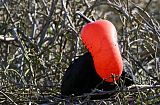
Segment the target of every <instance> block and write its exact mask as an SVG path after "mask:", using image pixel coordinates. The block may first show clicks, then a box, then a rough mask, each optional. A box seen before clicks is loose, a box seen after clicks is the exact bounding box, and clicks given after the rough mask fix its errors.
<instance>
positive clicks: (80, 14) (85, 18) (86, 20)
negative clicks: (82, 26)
mask: <svg viewBox="0 0 160 105" xmlns="http://www.w3.org/2000/svg"><path fill="white" fill-rule="evenodd" d="M76 14H78V15H79V16H80V17H81V18H83V19H84V20H85V22H87V23H91V22H93V21H92V20H91V19H89V18H88V17H86V16H85V15H84V14H82V13H81V12H80V11H77V12H76Z"/></svg>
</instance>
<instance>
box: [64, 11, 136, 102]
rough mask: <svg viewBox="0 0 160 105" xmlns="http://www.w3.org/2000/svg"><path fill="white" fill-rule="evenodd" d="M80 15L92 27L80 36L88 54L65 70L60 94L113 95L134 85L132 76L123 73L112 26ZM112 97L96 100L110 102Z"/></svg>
mask: <svg viewBox="0 0 160 105" xmlns="http://www.w3.org/2000/svg"><path fill="white" fill-rule="evenodd" d="M79 15H80V16H81V17H82V18H84V19H85V20H86V21H87V22H88V24H89V25H88V26H85V27H84V28H86V27H87V28H86V29H82V32H81V34H82V41H83V42H84V44H85V46H86V47H87V49H88V50H89V52H87V53H85V54H84V55H82V56H80V57H79V58H78V59H76V60H75V61H74V62H73V63H72V64H71V65H70V66H69V68H68V69H67V70H66V72H65V74H64V77H63V79H62V85H61V94H62V95H63V96H70V95H72V94H74V95H76V96H77V95H82V94H84V93H90V92H92V90H93V89H99V90H105V91H110V90H114V89H116V87H122V86H130V85H132V84H133V83H134V81H133V78H132V76H131V75H130V74H129V73H127V72H126V71H124V70H123V63H122V58H121V55H120V51H119V48H118V45H117V36H116V31H115V28H114V26H113V25H112V23H110V22H109V21H106V20H99V21H95V22H92V21H91V20H89V19H87V18H86V17H85V16H84V15H83V14H79ZM89 22H91V23H89ZM106 26H107V27H106ZM88 27H89V28H88ZM105 28H107V29H105ZM87 31H89V32H87ZM96 32H97V33H96ZM88 34H92V35H91V36H89V35H88ZM88 36H89V37H88ZM94 38H96V39H94ZM105 38H106V39H105ZM99 43H100V44H99ZM112 43H114V44H112ZM121 80H122V81H121ZM110 95H111V94H105V95H104V96H99V97H96V96H95V97H96V98H101V97H103V98H104V97H105V98H108V97H109V96H110ZM93 99H95V98H93Z"/></svg>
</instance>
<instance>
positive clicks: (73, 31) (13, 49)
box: [0, 0, 160, 105]
mask: <svg viewBox="0 0 160 105" xmlns="http://www.w3.org/2000/svg"><path fill="white" fill-rule="evenodd" d="M159 5H160V1H159V0H146V1H145V0H133V1H131V0H1V1H0V104H3V105H9V104H15V105H19V104H22V105H24V104H29V105H34V104H35V105H36V104H42V103H46V104H45V105H48V104H50V105H57V104H60V105H65V104H89V105H90V104H93V105H111V104H113V105H119V104H121V105H125V104H132V105H133V104H136V105H137V104H142V105H145V104H147V105H148V104H158V103H160V25H159V23H160V18H159V17H160V12H159V9H160V8H159ZM77 11H81V12H82V13H84V14H85V15H86V16H87V17H90V18H92V19H95V20H98V19H107V20H110V21H111V22H113V23H114V25H115V26H116V28H117V32H118V39H119V45H120V48H121V53H122V56H123V58H124V63H125V67H124V69H126V70H128V71H130V72H131V73H132V74H133V75H134V76H135V82H136V84H137V85H138V86H132V87H130V88H124V89H122V90H115V91H112V92H116V93H117V94H116V95H115V96H114V97H111V98H109V99H105V100H96V101H93V100H92V101H91V100H90V99H89V95H90V94H85V96H86V95H88V97H87V98H85V99H84V98H83V96H79V97H66V99H61V98H60V85H61V79H62V76H63V74H64V71H65V70H66V68H67V67H68V65H69V64H70V63H71V62H72V60H73V59H75V58H76V57H77V56H79V55H82V54H83V53H84V52H85V51H86V49H85V47H84V46H83V44H82V42H81V39H80V37H79V33H80V30H81V28H82V26H83V25H84V24H85V22H84V21H83V20H82V19H80V18H79V17H78V16H77V15H76V12H77ZM82 99H83V100H82Z"/></svg>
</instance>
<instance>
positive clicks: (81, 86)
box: [61, 52, 101, 95]
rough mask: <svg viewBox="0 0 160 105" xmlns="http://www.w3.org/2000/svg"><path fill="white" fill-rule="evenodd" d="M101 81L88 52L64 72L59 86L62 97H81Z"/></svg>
mask: <svg viewBox="0 0 160 105" xmlns="http://www.w3.org/2000/svg"><path fill="white" fill-rule="evenodd" d="M97 80H98V82H99V81H101V80H100V78H99V77H98V76H97V74H96V71H95V68H94V64H93V59H92V56H91V54H90V53H89V52H87V53H85V54H84V55H83V56H80V57H79V58H78V59H76V60H75V61H74V62H73V63H72V64H71V65H70V66H69V68H68V69H67V70H66V72H65V74H64V77H63V80H62V86H61V93H62V95H71V94H75V95H81V94H83V93H87V92H90V91H91V89H92V88H94V87H95V85H96V84H97Z"/></svg>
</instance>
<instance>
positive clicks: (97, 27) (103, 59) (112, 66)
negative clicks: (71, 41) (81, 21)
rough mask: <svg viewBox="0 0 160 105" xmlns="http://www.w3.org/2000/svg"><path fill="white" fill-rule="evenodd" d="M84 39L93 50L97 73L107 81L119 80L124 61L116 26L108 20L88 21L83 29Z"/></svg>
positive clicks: (82, 35) (91, 50) (88, 47)
mask: <svg viewBox="0 0 160 105" xmlns="http://www.w3.org/2000/svg"><path fill="white" fill-rule="evenodd" d="M81 37H82V41H83V43H84V44H85V46H86V47H87V49H88V50H89V51H90V52H91V54H92V57H93V61H94V66H95V69H96V72H97V74H98V75H99V76H100V77H101V78H102V79H104V80H105V81H107V82H113V76H112V75H115V76H116V78H115V80H118V78H119V76H120V75H121V74H122V70H123V62H122V57H121V54H120V51H119V47H118V43H117V32H116V29H115V26H114V25H113V24H112V23H111V22H109V21H107V20H97V21H95V22H91V23H88V24H87V25H85V26H84V27H83V28H82V31H81Z"/></svg>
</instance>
